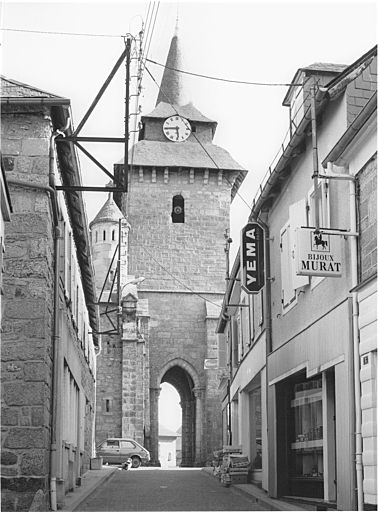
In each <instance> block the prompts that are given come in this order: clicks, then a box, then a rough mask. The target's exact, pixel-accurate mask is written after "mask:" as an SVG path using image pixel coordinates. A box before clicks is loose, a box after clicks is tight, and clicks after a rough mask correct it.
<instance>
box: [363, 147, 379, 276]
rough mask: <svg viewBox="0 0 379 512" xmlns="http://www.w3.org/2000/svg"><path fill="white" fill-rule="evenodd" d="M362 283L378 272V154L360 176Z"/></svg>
mask: <svg viewBox="0 0 379 512" xmlns="http://www.w3.org/2000/svg"><path fill="white" fill-rule="evenodd" d="M358 201H359V208H358V209H359V234H360V237H359V254H360V262H359V263H360V272H359V274H360V281H361V282H362V281H365V280H366V279H367V278H369V277H370V276H372V275H373V274H375V273H376V272H377V257H378V256H377V217H378V211H377V154H375V156H374V157H373V158H372V159H371V160H370V161H369V162H368V163H367V165H366V166H365V167H364V168H363V169H362V170H361V171H360V172H359V174H358Z"/></svg>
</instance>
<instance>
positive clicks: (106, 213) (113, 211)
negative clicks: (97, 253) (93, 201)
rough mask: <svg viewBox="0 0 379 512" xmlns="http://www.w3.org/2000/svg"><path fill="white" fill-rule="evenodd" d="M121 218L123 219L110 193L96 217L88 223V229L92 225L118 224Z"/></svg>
mask: <svg viewBox="0 0 379 512" xmlns="http://www.w3.org/2000/svg"><path fill="white" fill-rule="evenodd" d="M121 217H123V215H122V213H121V211H120V209H119V207H118V206H117V204H116V203H115V202H114V200H113V197H112V193H110V194H109V197H108V199H107V200H106V201H105V203H104V204H103V206H102V208H101V209H100V211H99V212H98V214H97V215H96V217H95V218H94V219H93V221H91V222H90V225H89V228H90V229H91V228H92V226H93V225H94V224H97V223H99V222H118V221H119V220H120V219H121Z"/></svg>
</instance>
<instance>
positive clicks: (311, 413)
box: [291, 378, 324, 498]
mask: <svg viewBox="0 0 379 512" xmlns="http://www.w3.org/2000/svg"><path fill="white" fill-rule="evenodd" d="M291 410H292V413H291V415H292V418H293V420H294V432H293V438H292V440H291V452H292V458H293V463H292V478H291V484H292V485H291V487H292V494H293V495H298V496H302V495H303V496H304V495H305V496H307V495H309V496H313V497H315V498H323V497H324V490H323V489H324V483H323V479H324V462H323V437H324V436H323V416H322V380H321V378H318V379H315V380H310V381H305V382H301V383H298V384H295V386H294V393H293V399H292V400H291Z"/></svg>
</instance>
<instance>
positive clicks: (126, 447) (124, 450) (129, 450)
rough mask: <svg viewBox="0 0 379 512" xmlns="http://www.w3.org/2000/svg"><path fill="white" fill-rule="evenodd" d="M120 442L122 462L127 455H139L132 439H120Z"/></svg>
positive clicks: (138, 450)
mask: <svg viewBox="0 0 379 512" xmlns="http://www.w3.org/2000/svg"><path fill="white" fill-rule="evenodd" d="M120 443H121V451H120V453H121V460H122V462H124V461H125V460H126V459H127V458H128V457H133V455H141V453H140V451H141V450H140V449H139V448H137V447H136V445H135V444H134V443H133V442H132V441H126V440H122V441H120Z"/></svg>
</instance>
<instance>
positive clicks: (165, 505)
mask: <svg viewBox="0 0 379 512" xmlns="http://www.w3.org/2000/svg"><path fill="white" fill-rule="evenodd" d="M80 510H81V511H83V512H84V511H89V510H92V511H96V512H100V511H101V512H106V511H122V512H127V511H142V510H144V511H148V510H151V511H158V510H165V511H170V510H192V511H195V510H229V511H232V510H261V509H260V508H258V506H256V505H255V504H254V503H253V501H252V498H250V497H246V496H245V495H244V494H243V493H242V492H241V491H239V490H238V489H237V488H236V487H233V486H231V487H228V488H226V487H224V486H222V485H221V484H220V482H219V481H218V479H217V478H214V477H212V476H209V475H207V474H206V473H204V472H202V471H201V469H172V470H166V469H161V468H139V469H137V470H129V471H117V472H116V473H115V474H114V476H113V477H112V478H111V479H110V480H109V481H108V482H107V483H105V484H104V485H102V486H100V487H99V488H98V489H97V491H96V492H94V493H93V494H92V495H91V496H89V497H88V499H87V500H86V501H84V502H83V503H82V505H81V508H80Z"/></svg>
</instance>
